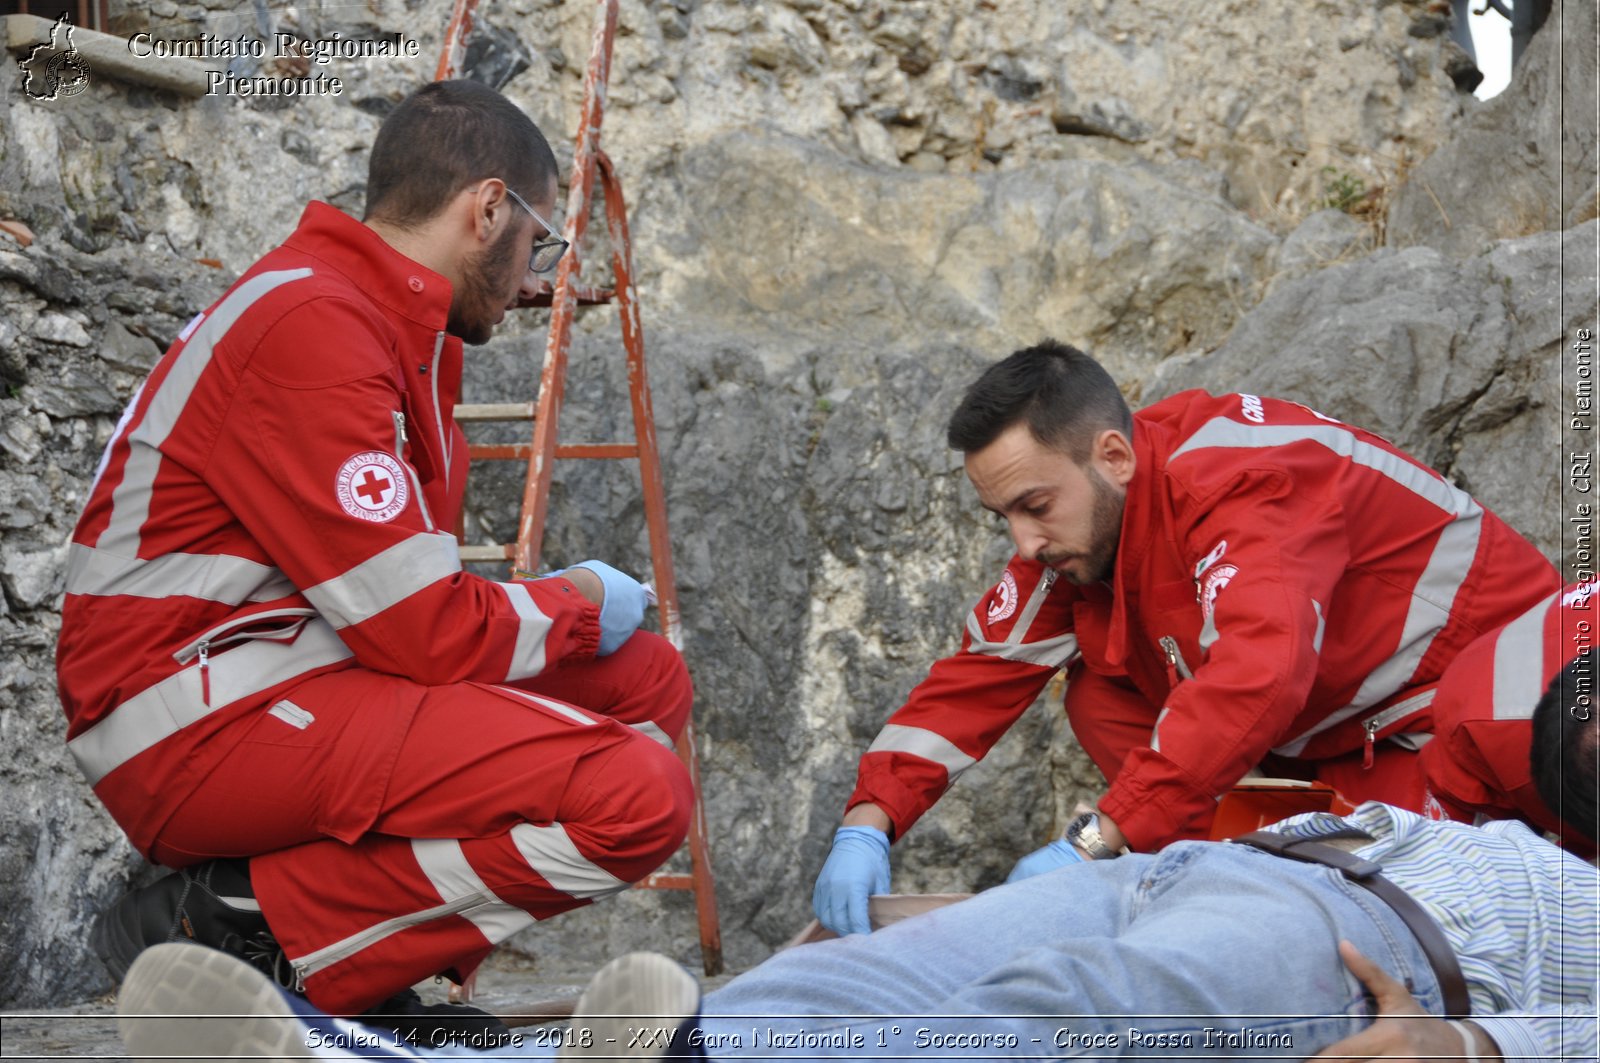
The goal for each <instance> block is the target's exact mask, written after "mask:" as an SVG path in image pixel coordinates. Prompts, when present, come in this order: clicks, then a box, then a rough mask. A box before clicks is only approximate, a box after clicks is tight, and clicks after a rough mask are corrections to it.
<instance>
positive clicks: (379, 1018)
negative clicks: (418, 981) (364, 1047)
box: [355, 989, 512, 1052]
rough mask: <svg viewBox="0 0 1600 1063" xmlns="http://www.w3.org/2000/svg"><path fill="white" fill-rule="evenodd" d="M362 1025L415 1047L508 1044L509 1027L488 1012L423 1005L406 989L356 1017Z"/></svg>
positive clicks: (509, 1041)
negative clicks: (373, 1027) (390, 1034)
mask: <svg viewBox="0 0 1600 1063" xmlns="http://www.w3.org/2000/svg"><path fill="white" fill-rule="evenodd" d="M355 1020H356V1022H359V1023H361V1024H362V1025H363V1026H376V1027H379V1028H381V1029H384V1030H391V1031H393V1032H394V1035H395V1037H396V1038H398V1039H399V1040H403V1041H409V1042H411V1043H412V1044H414V1045H416V1046H417V1047H418V1048H445V1047H450V1048H471V1049H477V1050H478V1051H480V1052H481V1051H483V1050H484V1049H488V1048H504V1047H507V1046H509V1045H510V1044H511V1040H512V1033H511V1028H510V1027H508V1026H507V1025H506V1024H505V1023H503V1022H501V1021H500V1020H499V1019H498V1018H496V1017H495V1016H493V1015H490V1014H489V1013H488V1012H487V1011H480V1010H479V1009H477V1008H474V1007H469V1006H468V1005H466V1004H424V1003H423V1002H422V998H421V997H419V996H417V993H416V990H414V989H406V990H402V991H401V992H399V993H396V994H395V995H394V996H392V997H390V998H389V999H388V1000H385V1001H384V1002H383V1003H382V1004H379V1005H378V1006H377V1007H375V1008H372V1009H371V1010H370V1011H365V1012H362V1013H361V1014H360V1015H357V1016H355Z"/></svg>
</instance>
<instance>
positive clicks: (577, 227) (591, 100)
mask: <svg viewBox="0 0 1600 1063" xmlns="http://www.w3.org/2000/svg"><path fill="white" fill-rule="evenodd" d="M599 5H600V12H599V17H598V18H596V19H595V29H594V38H593V41H594V43H593V45H592V47H591V50H590V54H589V65H588V68H587V69H586V70H585V71H584V75H583V116H582V119H581V121H580V122H579V125H578V145H577V149H576V150H575V151H574V153H573V161H572V183H571V185H570V186H569V187H568V189H567V232H566V238H567V242H568V244H569V245H570V246H569V250H568V251H567V254H566V255H564V256H563V257H562V259H561V265H560V267H559V268H558V269H557V271H556V286H555V294H554V295H553V296H552V298H551V309H550V333H549V337H548V339H547V340H546V343H545V351H544V366H543V368H542V369H541V371H540V374H539V408H538V412H537V414H536V415H535V419H534V425H533V457H532V459H531V460H530V461H529V462H528V475H527V479H526V480H525V481H524V484H523V490H522V513H521V516H520V517H519V519H518V522H517V543H516V549H515V550H514V551H513V554H512V563H513V567H514V569H515V570H516V571H520V572H536V571H537V570H538V566H539V558H540V554H541V553H542V552H543V549H544V526H545V518H546V517H547V516H548V514H549V508H550V474H551V472H552V471H553V470H552V465H553V464H554V460H555V452H556V436H557V433H556V426H557V422H558V421H559V419H560V416H561V402H562V400H563V398H564V397H565V394H566V385H567V355H568V352H569V351H570V349H571V347H572V324H573V317H574V315H575V314H576V312H577V296H576V291H575V285H576V282H577V273H578V270H579V268H580V267H581V263H580V261H579V258H578V249H579V247H580V246H582V242H583V235H584V233H585V232H587V231H588V227H589V202H590V190H591V189H590V186H591V185H592V184H593V183H594V171H595V153H596V152H597V151H598V150H599V148H600V122H601V120H602V119H603V118H604V117H605V96H606V83H607V81H608V79H609V78H610V76H611V42H612V39H613V38H614V36H615V35H616V29H617V0H599Z"/></svg>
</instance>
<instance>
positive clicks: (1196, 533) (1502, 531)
mask: <svg viewBox="0 0 1600 1063" xmlns="http://www.w3.org/2000/svg"><path fill="white" fill-rule="evenodd" d="M948 434H949V441H950V444H951V446H953V447H955V448H956V449H958V450H961V451H962V452H963V453H965V455H966V470H967V475H968V477H969V478H970V479H971V481H972V483H973V486H974V487H975V488H976V489H977V493H978V497H979V499H980V501H981V502H982V503H983V505H984V506H985V507H986V508H988V509H990V510H993V511H994V512H995V513H997V514H999V515H1000V516H1002V517H1004V518H1005V519H1006V521H1007V523H1008V524H1009V526H1010V530H1011V535H1012V538H1013V539H1014V541H1015V542H1016V546H1017V554H1016V556H1015V557H1013V558H1012V560H1011V562H1010V564H1008V565H1007V567H1006V571H1005V573H1004V575H1003V576H1002V578H1001V580H1000V582H999V583H998V584H997V585H996V586H995V587H994V588H993V589H992V590H990V591H989V592H988V593H987V594H985V595H984V597H983V598H982V599H981V600H980V601H979V602H978V604H977V606H976V607H975V608H974V610H973V611H972V613H971V614H970V615H969V616H968V617H967V623H966V633H965V636H964V637H963V639H962V646H961V650H960V651H959V652H958V653H956V654H955V655H954V656H951V657H947V658H945V659H944V660H941V661H939V662H937V663H936V664H935V665H934V666H933V668H932V670H931V672H930V674H929V675H928V678H927V679H926V680H924V681H923V683H922V684H921V685H919V686H918V687H917V688H916V689H915V690H914V691H913V692H912V694H911V696H910V698H909V700H908V701H907V702H906V704H905V705H904V706H902V707H901V708H900V709H899V710H897V711H896V712H895V713H894V715H892V716H891V717H890V718H889V721H888V723H887V724H886V725H885V726H884V728H883V730H882V731H881V732H880V733H879V735H878V737H877V739H876V740H874V742H873V743H872V745H871V747H870V748H869V749H868V751H867V753H866V754H865V756H863V757H862V759H861V767H860V772H859V776H858V782H857V786H856V789H855V792H854V793H853V794H852V795H851V797H850V799H849V803H848V805H847V811H846V814H845V818H844V825H843V826H842V827H841V828H840V829H839V831H838V832H837V833H836V835H835V840H834V845H833V849H832V851H831V852H830V854H829V857H828V861H827V863H826V864H825V865H824V867H823V870H822V873H821V875H820V876H819V877H818V880H817V885H816V890H815V892H814V895H813V902H814V904H815V906H816V908H817V914H818V917H819V918H820V919H821V920H822V922H823V923H824V924H825V925H827V926H829V927H831V928H832V929H834V930H836V931H838V932H841V933H849V932H865V931H866V930H867V929H868V926H867V920H866V898H867V896H868V895H869V894H870V893H873V892H883V891H885V890H886V889H887V888H888V880H889V865H888V849H889V841H890V838H891V837H897V836H899V835H903V834H904V833H905V832H906V830H907V829H909V828H910V826H911V825H912V823H914V822H915V821H916V819H917V817H919V816H920V815H922V813H924V812H925V811H927V810H928V808H929V807H931V806H932V805H933V803H934V802H935V801H937V800H938V799H939V797H940V795H941V794H943V792H944V791H945V790H946V789H947V788H948V787H949V785H950V784H951V782H953V781H954V780H955V779H956V778H957V777H958V776H959V775H960V774H961V772H962V771H964V770H966V769H967V768H968V767H971V766H972V765H973V764H974V763H976V762H977V761H978V760H979V759H980V758H981V757H983V755H984V754H985V753H986V752H988V750H989V748H990V747H991V746H992V745H993V744H994V743H995V742H996V741H997V740H998V739H999V737H1000V735H1001V734H1003V733H1004V732H1005V730H1006V729H1007V728H1008V727H1010V726H1011V724H1012V723H1013V722H1014V721H1015V720H1016V719H1017V718H1018V717H1019V716H1020V715H1021V714H1022V712H1023V711H1024V710H1025V709H1026V708H1027V707H1028V706H1029V705H1030V704H1031V703H1032V702H1033V701H1034V699H1035V698H1036V697H1038V695H1039V692H1040V691H1041V690H1042V689H1043V688H1044V685H1045V683H1046V682H1047V681H1048V680H1049V678H1050V677H1051V676H1052V675H1053V674H1055V673H1056V672H1057V671H1058V670H1060V669H1063V668H1065V669H1067V670H1068V673H1067V674H1068V677H1069V682H1068V686H1067V696H1066V712H1067V717H1068V719H1069V721H1070V722H1071V724H1072V729H1073V733H1074V734H1075V735H1076V736H1077V739H1078V741H1079V742H1080V743H1081V744H1082V745H1083V747H1084V749H1085V750H1087V751H1088V753H1089V755H1090V756H1091V757H1092V758H1093V759H1094V761H1095V763H1096V764H1097V765H1098V766H1099V767H1100V769H1101V771H1103V772H1104V773H1105V775H1106V777H1107V779H1108V780H1109V782H1110V788H1109V789H1108V791H1107V792H1106V794H1105V795H1104V796H1103V797H1102V798H1100V800H1099V811H1098V813H1097V814H1096V815H1090V816H1085V817H1080V818H1079V819H1078V820H1076V821H1074V823H1073V824H1072V825H1071V826H1070V827H1069V828H1068V831H1067V835H1066V836H1065V837H1064V838H1063V839H1062V840H1059V841H1056V842H1054V843H1052V844H1051V845H1050V846H1047V847H1046V848H1045V849H1043V850H1040V851H1039V852H1037V853H1034V854H1032V855H1030V856H1028V857H1026V858H1024V860H1023V861H1022V862H1021V863H1019V865H1018V870H1017V871H1016V872H1014V873H1013V874H1014V876H1016V875H1026V874H1030V873H1035V872H1037V871H1042V870H1047V869H1048V868H1049V867H1050V866H1054V865H1055V864H1059V863H1064V862H1070V861H1072V860H1076V859H1080V858H1081V855H1080V854H1084V853H1087V854H1088V855H1089V856H1091V857H1112V856H1115V855H1117V854H1118V853H1120V852H1122V851H1123V850H1124V848H1125V847H1132V848H1134V849H1137V850H1141V851H1150V850H1154V849H1157V848H1160V847H1161V846H1163V845H1165V844H1167V843H1168V842H1171V841H1174V840H1177V839H1179V838H1193V837H1204V836H1205V832H1206V828H1207V826H1208V825H1209V823H1210V820H1211V817H1212V815H1213V814H1214V812H1215V809H1216V802H1217V798H1218V797H1219V795H1221V794H1222V793H1224V792H1226V791H1227V790H1228V789H1229V788H1231V787H1232V786H1234V785H1235V784H1236V783H1238V782H1239V781H1240V779H1241V778H1243V777H1244V776H1245V774H1246V773H1247V772H1249V771H1251V770H1252V769H1254V768H1256V767H1257V766H1258V765H1261V764H1262V763H1263V761H1264V760H1267V758H1268V757H1269V755H1271V756H1273V757H1275V758H1277V759H1276V760H1275V761H1274V762H1273V764H1272V771H1271V774H1287V773H1288V772H1289V771H1290V770H1294V769H1296V768H1298V769H1299V770H1300V771H1301V772H1302V773H1304V774H1314V776H1315V777H1317V778H1321V779H1323V780H1325V781H1328V782H1330V783H1332V784H1333V785H1334V786H1336V787H1337V788H1338V789H1339V790H1341V791H1342V792H1343V793H1344V794H1345V795H1346V796H1347V797H1349V798H1351V799H1352V800H1363V799H1372V800H1381V801H1386V802H1389V803H1391V804H1396V805H1399V806H1401V807H1405V808H1411V809H1416V810H1420V808H1421V807H1422V804H1423V801H1424V787H1423V784H1422V780H1421V774H1420V772H1419V770H1418V768H1417V764H1416V759H1417V756H1416V749H1417V748H1418V746H1419V745H1420V744H1421V743H1422V742H1423V741H1425V739H1424V738H1423V737H1422V736H1423V735H1426V734H1427V733H1428V732H1429V731H1430V726H1429V715H1428V705H1429V702H1430V701H1431V700H1432V696H1433V690H1434V686H1435V684H1436V683H1437V682H1438V679H1439V676H1440V674H1441V673H1442V671H1443V669H1444V666H1445V664H1446V663H1447V662H1448V661H1449V660H1450V659H1451V658H1452V657H1453V656H1455V654H1456V653H1458V652H1459V651H1460V650H1461V649H1462V648H1463V647H1465V646H1466V645H1467V644H1468V643H1469V642H1471V641H1472V640H1473V639H1474V638H1476V637H1477V636H1479V635H1480V634H1482V633H1483V632H1485V631H1487V630H1489V629H1491V628H1493V627H1497V626H1499V625H1500V624H1503V623H1505V622H1506V621H1508V620H1509V619H1511V618H1512V617H1514V616H1516V615H1517V614H1518V613H1519V612H1521V611H1522V610H1524V609H1526V608H1528V607H1529V606H1530V605H1532V604H1533V603H1534V602H1535V601H1537V600H1538V599H1539V598H1541V597H1543V596H1544V595H1545V594H1547V593H1549V592H1550V591H1552V590H1554V589H1555V587H1556V586H1557V585H1558V578H1557V576H1556V573H1555V570H1554V569H1553V568H1552V567H1551V565H1550V563H1549V562H1548V561H1546V560H1545V559H1544V558H1543V557H1542V556H1541V555H1540V554H1539V553H1538V551H1537V550H1535V549H1534V548H1533V547H1532V546H1531V545H1530V544H1528V543H1527V542H1525V541H1524V540H1523V539H1522V538H1520V537H1519V536H1518V535H1517V534H1516V533H1515V532H1513V531H1512V530H1511V529H1510V528H1508V527H1507V526H1506V525H1505V524H1504V523H1502V522H1501V521H1500V520H1499V519H1497V518H1496V517H1495V516H1494V515H1493V514H1491V513H1489V512H1488V511H1486V510H1485V509H1484V508H1483V507H1482V506H1480V505H1479V504H1478V503H1477V502H1476V501H1474V500H1473V499H1472V498H1471V497H1470V496H1468V495H1467V494H1465V493H1464V492H1462V491H1461V490H1459V489H1458V488H1456V487H1454V486H1452V485H1451V484H1450V483H1448V482H1447V481H1445V480H1444V479H1443V478H1442V477H1440V476H1439V475H1438V474H1437V473H1435V472H1433V471H1432V470H1430V469H1428V468H1426V467H1425V466H1423V465H1421V464H1419V463H1418V462H1416V461H1415V460H1413V459H1411V458H1410V457H1408V456H1406V455H1405V454H1403V453H1402V452H1400V451H1399V450H1397V449H1395V448H1394V447H1393V446H1390V445H1389V444H1388V443H1386V442H1384V441H1383V440H1382V439H1379V438H1378V437H1376V436H1374V435H1371V434H1370V433H1367V432H1363V431H1362V430H1360V429H1357V428H1352V427H1349V426H1347V425H1344V424H1341V423H1340V422H1338V421H1335V420H1333V419H1332V418H1330V417H1325V416H1323V415H1322V414H1319V413H1316V412H1315V411H1313V410H1310V409H1307V408H1306V407H1304V406H1301V405H1298V404H1296V403H1292V402H1283V401H1279V400H1276V399H1266V398H1258V397H1257V396H1254V395H1221V396H1213V395H1209V394H1206V393H1205V392H1200V391H1190V392H1184V393H1182V394H1179V395H1175V396H1173V397H1171V398H1169V399H1166V400H1165V401H1163V402H1160V403H1157V404H1156V405H1154V406H1151V407H1149V408H1148V409H1145V410H1141V411H1140V412H1139V413H1138V414H1137V415H1132V414H1130V413H1129V411H1128V407H1127V405H1126V403H1125V402H1124V401H1123V399H1122V395H1121V393H1120V392H1119V391H1118V389H1117V386H1116V383H1115V382H1114V381H1113V380H1112V379H1111V377H1110V376H1109V375H1107V374H1106V372H1105V370H1104V369H1102V368H1101V367H1100V366H1099V365H1098V364H1097V363H1096V362H1095V361H1094V360H1093V359H1091V358H1089V357H1088V356H1087V355H1085V354H1083V353H1082V352H1080V351H1077V350H1074V349H1073V348H1070V347H1066V346H1063V345H1060V344H1056V343H1051V342H1047V343H1044V344H1041V345H1039V346H1037V347H1033V348H1029V349H1027V350H1023V351H1018V352H1017V353H1016V354H1013V355H1012V356H1011V357H1009V358H1007V359H1005V360H1004V361H1002V362H1000V363H999V364H997V365H995V366H992V367H991V368H990V369H989V370H988V371H986V372H985V373H984V374H983V376H982V377H981V378H980V379H979V380H978V381H977V382H976V383H975V384H974V385H973V386H972V388H971V389H970V390H969V391H968V392H967V395H966V397H965V398H964V399H963V400H962V403H961V405H960V407H959V408H958V409H957V410H956V412H955V414H954V415H953V416H952V417H951V419H950V425H949V433H948Z"/></svg>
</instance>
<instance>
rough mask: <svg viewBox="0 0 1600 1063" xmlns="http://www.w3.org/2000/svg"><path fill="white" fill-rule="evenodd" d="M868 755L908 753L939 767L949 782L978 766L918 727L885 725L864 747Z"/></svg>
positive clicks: (944, 740) (949, 743) (940, 737)
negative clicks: (941, 767)
mask: <svg viewBox="0 0 1600 1063" xmlns="http://www.w3.org/2000/svg"><path fill="white" fill-rule="evenodd" d="M867 752H868V753H910V754H912V755H913V756H918V757H921V758H922V759H923V760H931V761H933V762H934V763H935V764H939V765H942V766H943V767H944V770H945V774H946V775H948V776H949V777H950V781H951V782H955V781H956V778H957V777H958V776H959V775H960V774H961V773H962V772H964V771H966V770H967V769H968V768H970V767H972V766H973V765H974V764H976V763H978V759H977V758H976V757H972V756H968V755H967V754H966V753H963V752H962V751H961V750H960V748H959V747H957V746H956V744H955V743H954V742H952V741H950V740H949V739H948V738H946V737H945V736H944V735H942V734H937V733H936V732H933V731H929V730H926V729H925V728H921V727H905V726H903V725H901V724H897V723H890V724H885V725H884V727H883V730H881V731H879V732H878V737H877V738H874V739H873V740H872V745H871V746H869V747H867Z"/></svg>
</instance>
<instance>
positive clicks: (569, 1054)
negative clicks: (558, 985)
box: [558, 952, 706, 1060]
mask: <svg viewBox="0 0 1600 1063" xmlns="http://www.w3.org/2000/svg"><path fill="white" fill-rule="evenodd" d="M699 1021H700V986H699V984H698V983H696V982H695V980H694V977H693V976H692V975H691V974H689V972H688V971H685V970H684V969H683V968H682V967H679V966H678V965H677V964H676V963H673V962H672V961H671V960H669V959H667V958H666V957H665V956H662V955H660V954H658V953H654V952H630V953H628V954H627V955H626V956H619V957H618V958H617V959H614V960H612V961H611V962H610V963H608V964H606V965H605V966H604V967H602V968H600V970H599V972H598V973H596V974H595V976H594V977H593V978H592V979H590V980H589V985H588V987H587V988H585V989H584V991H583V995H582V996H580V997H579V998H578V1005H577V1007H576V1008H575V1009H574V1010H573V1013H572V1028H571V1032H570V1034H569V1036H568V1037H567V1038H565V1039H564V1041H563V1044H562V1048H561V1051H560V1054H559V1057H558V1058H560V1059H604V1058H610V1059H617V1058H625V1059H676V1060H703V1059H705V1058H706V1057H705V1052H704V1050H703V1049H701V1048H700V1047H699V1039H698V1038H697V1037H695V1036H694V1034H695V1033H697V1032H698V1023H699Z"/></svg>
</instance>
